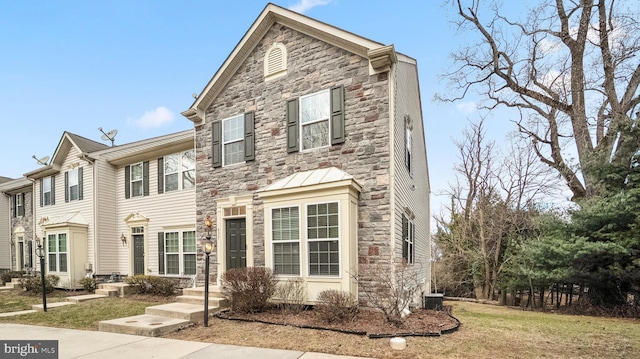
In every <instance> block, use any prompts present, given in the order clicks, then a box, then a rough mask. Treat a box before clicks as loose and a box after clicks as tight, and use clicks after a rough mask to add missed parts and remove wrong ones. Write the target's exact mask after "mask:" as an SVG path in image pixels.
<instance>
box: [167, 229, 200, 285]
mask: <svg viewBox="0 0 640 359" xmlns="http://www.w3.org/2000/svg"><path fill="white" fill-rule="evenodd" d="M164 253H165V255H164V261H165V268H166V274H171V275H195V274H196V232H195V231H176V232H165V233H164Z"/></svg>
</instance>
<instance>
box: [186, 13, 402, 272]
mask: <svg viewBox="0 0 640 359" xmlns="http://www.w3.org/2000/svg"><path fill="white" fill-rule="evenodd" d="M274 42H281V43H283V44H284V45H285V46H286V48H287V53H288V58H287V70H288V75H286V76H283V77H279V78H277V79H274V80H270V81H267V82H265V80H264V73H263V59H264V54H265V52H266V50H267V49H268V48H269V47H270V46H271V45H272V44H273V43H274ZM388 81H389V79H388V73H381V74H377V75H369V68H368V60H367V59H365V58H362V57H359V56H357V55H354V54H352V53H349V52H347V51H344V50H342V49H340V48H337V47H334V46H332V45H330V44H328V43H325V42H322V41H319V40H317V39H315V38H312V37H310V36H307V35H305V34H302V33H299V32H297V31H294V30H292V29H290V28H287V27H284V26H282V25H279V24H274V25H273V26H272V27H271V29H270V30H269V31H268V32H267V34H266V36H265V37H264V38H263V39H262V41H261V42H260V43H259V44H258V46H256V48H255V49H254V50H253V51H252V53H251V54H250V55H249V56H248V58H247V59H246V61H245V62H244V64H242V65H241V66H240V68H239V69H238V71H237V72H236V74H234V75H233V77H232V78H231V79H230V81H229V82H228V84H227V85H226V87H225V89H224V90H223V91H222V92H221V94H220V95H219V96H218V97H217V98H216V99H215V100H214V102H213V104H212V105H211V106H210V107H209V108H208V110H207V113H206V121H205V123H204V124H203V125H201V126H198V127H196V169H197V170H196V172H197V179H196V182H197V184H196V186H197V187H196V188H197V191H196V193H197V197H196V211H197V213H196V215H197V218H204V216H206V215H207V214H209V215H211V218H212V219H213V220H214V226H215V225H217V224H216V223H215V219H216V199H218V198H226V197H229V196H231V195H236V196H241V195H247V194H250V193H255V191H256V190H258V189H261V188H264V187H265V186H267V185H269V184H271V183H273V182H274V181H278V180H280V179H283V178H285V177H286V176H288V175H291V174H293V173H296V172H301V171H307V170H313V169H318V168H326V167H332V166H333V167H337V168H340V169H342V170H343V171H345V172H347V173H348V174H350V175H352V176H353V177H354V178H355V180H356V181H357V182H358V183H360V184H361V185H362V186H363V190H362V193H361V194H360V199H359V202H358V242H359V243H358V257H359V258H358V259H359V263H360V264H361V265H362V264H364V263H375V262H376V261H377V260H378V259H379V260H380V261H383V262H384V263H387V261H388V258H389V255H391V248H390V238H389V235H390V233H391V229H390V223H392V221H393V216H392V215H391V213H390V198H389V197H390V192H389V191H390V175H389V174H390V162H389V158H390V155H389V140H390V138H389V84H388ZM336 85H343V86H344V94H345V134H346V137H345V142H344V143H342V144H339V145H334V146H331V147H325V148H321V149H315V150H311V151H308V152H296V153H291V154H289V153H287V150H286V102H287V100H289V99H293V98H296V97H299V96H302V95H307V94H311V93H315V92H317V91H321V90H324V89H329V88H330V87H332V86H336ZM247 111H255V154H256V156H255V161H250V162H247V163H240V164H234V165H230V166H227V167H220V168H216V169H214V168H212V158H211V139H212V135H211V123H212V121H217V120H222V119H225V118H228V117H231V116H234V115H238V114H242V113H245V112H247ZM253 210H254V212H253V213H254V217H253V226H254V227H253V231H254V237H253V238H252V239H251V240H252V242H253V246H254V264H255V265H256V266H260V265H264V263H265V259H264V245H265V233H264V214H263V204H262V199H261V198H260V197H259V196H258V195H257V194H254V196H253ZM249 220H251V219H250V218H247V221H249ZM201 222H202V221H198V232H199V233H204V228H203V225H202V223H201ZM212 234H214V235H215V231H214V232H212ZM222 240H224V239H222ZM248 241H250V240H248ZM199 255H200V256H202V253H200V254H199ZM213 258H216V257H215V255H213ZM383 259H384V260H383ZM202 263H203V261H201V260H199V261H198V265H199V266H200V268H199V273H201V274H202V273H203V271H202V267H203V264H202ZM212 269H213V273H212V278H215V276H216V273H215V271H216V268H215V266H212ZM200 277H202V275H201V276H200Z"/></svg>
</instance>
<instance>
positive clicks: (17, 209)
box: [12, 192, 25, 218]
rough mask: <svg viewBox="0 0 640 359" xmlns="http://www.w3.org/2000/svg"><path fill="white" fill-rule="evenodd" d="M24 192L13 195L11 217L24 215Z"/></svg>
mask: <svg viewBox="0 0 640 359" xmlns="http://www.w3.org/2000/svg"><path fill="white" fill-rule="evenodd" d="M24 200H25V194H24V192H23V193H18V194H14V195H13V208H12V210H13V211H12V217H14V218H15V217H21V216H24V205H25V203H24V202H25V201H24Z"/></svg>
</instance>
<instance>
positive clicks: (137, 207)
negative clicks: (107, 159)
mask: <svg viewBox="0 0 640 359" xmlns="http://www.w3.org/2000/svg"><path fill="white" fill-rule="evenodd" d="M144 161H149V196H142V197H131V198H125V186H124V182H125V177H124V176H125V169H124V168H125V166H122V167H119V168H118V169H117V175H116V180H115V184H116V186H115V187H116V194H115V198H116V199H117V210H116V218H117V220H116V224H117V227H116V234H117V238H119V237H120V234H121V233H125V234H126V236H127V240H128V241H129V243H128V244H127V246H128V248H129V250H131V248H132V245H133V243H132V242H131V238H130V237H131V236H130V234H129V228H128V224H127V223H126V222H125V218H127V216H129V215H131V214H138V215H140V216H143V217H145V218H147V219H148V223H147V227H146V228H145V242H146V246H145V247H146V253H145V257H146V258H145V261H146V268H145V271H146V273H147V274H149V275H158V233H159V232H167V231H170V230H195V229H196V209H195V208H196V197H195V188H190V189H187V190H178V191H172V192H165V193H158V157H153V158H148V159H146V160H144ZM141 162H142V161H141ZM135 163H139V162H135ZM114 241H115V240H114ZM118 245H120V246H121V244H118ZM119 258H120V261H119V262H118V264H119V268H118V270H119V271H120V272H121V273H123V274H125V273H126V274H128V273H129V271H130V267H131V266H130V263H129V258H130V257H129V253H127V254H125V255H120V257H119ZM123 259H125V261H123Z"/></svg>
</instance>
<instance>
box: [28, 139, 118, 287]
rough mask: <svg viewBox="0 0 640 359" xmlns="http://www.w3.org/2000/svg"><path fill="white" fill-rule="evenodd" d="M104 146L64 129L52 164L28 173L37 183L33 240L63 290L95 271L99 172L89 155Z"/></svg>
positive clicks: (47, 270)
mask: <svg viewBox="0 0 640 359" xmlns="http://www.w3.org/2000/svg"><path fill="white" fill-rule="evenodd" d="M105 148H108V146H106V145H104V144H102V143H98V142H95V141H92V140H89V139H87V138H84V137H82V136H78V135H76V134H73V133H69V132H64V133H63V135H62V137H61V139H60V142H59V143H58V146H57V147H56V150H55V152H54V154H53V156H52V158H51V161H50V162H49V164H47V165H46V166H42V167H40V168H38V169H36V170H33V171H31V172H28V173H26V174H25V177H26V178H27V179H29V180H31V181H33V184H34V190H33V193H34V196H33V198H34V211H33V220H34V239H35V241H36V243H37V241H40V244H41V245H42V246H43V248H44V249H45V253H46V255H45V264H46V266H45V272H46V273H47V274H55V275H57V276H59V277H60V283H59V285H60V286H61V287H64V288H72V287H75V286H77V281H78V280H79V279H81V278H83V277H85V276H86V275H87V274H88V273H91V271H92V264H91V261H90V258H92V255H93V253H94V252H95V246H94V245H93V243H94V242H93V238H94V234H95V228H96V223H95V222H94V220H93V219H94V218H93V211H94V203H95V201H94V196H93V189H94V180H95V176H94V171H93V162H94V160H93V158H91V157H90V156H89V154H90V153H91V152H94V151H97V150H101V149H105Z"/></svg>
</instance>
